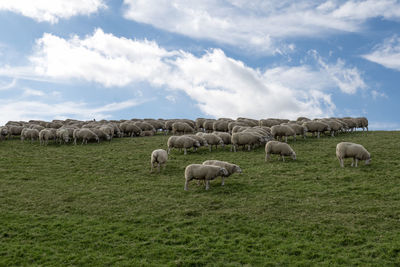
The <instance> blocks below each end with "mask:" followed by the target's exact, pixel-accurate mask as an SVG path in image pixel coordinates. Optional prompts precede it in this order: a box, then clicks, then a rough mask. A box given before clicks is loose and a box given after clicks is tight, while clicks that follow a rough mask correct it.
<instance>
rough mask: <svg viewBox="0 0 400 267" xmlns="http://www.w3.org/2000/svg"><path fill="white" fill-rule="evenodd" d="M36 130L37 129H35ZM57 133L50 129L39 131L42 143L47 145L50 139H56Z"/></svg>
mask: <svg viewBox="0 0 400 267" xmlns="http://www.w3.org/2000/svg"><path fill="white" fill-rule="evenodd" d="M35 130H36V129H35ZM55 138H56V133H55V132H54V131H52V130H51V129H50V128H49V129H43V130H41V131H40V132H39V141H40V145H46V146H47V144H48V143H49V139H55Z"/></svg>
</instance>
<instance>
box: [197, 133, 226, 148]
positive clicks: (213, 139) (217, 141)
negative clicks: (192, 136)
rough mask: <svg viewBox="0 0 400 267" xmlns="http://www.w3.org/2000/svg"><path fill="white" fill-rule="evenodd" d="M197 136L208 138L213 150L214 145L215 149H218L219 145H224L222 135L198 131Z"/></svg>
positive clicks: (209, 145) (209, 146)
mask: <svg viewBox="0 0 400 267" xmlns="http://www.w3.org/2000/svg"><path fill="white" fill-rule="evenodd" d="M196 135H197V136H201V137H203V138H204V139H206V141H207V143H208V148H209V150H210V151H211V150H212V146H213V145H215V149H217V147H218V145H221V146H224V141H223V140H222V138H221V137H219V136H218V135H216V134H213V133H196Z"/></svg>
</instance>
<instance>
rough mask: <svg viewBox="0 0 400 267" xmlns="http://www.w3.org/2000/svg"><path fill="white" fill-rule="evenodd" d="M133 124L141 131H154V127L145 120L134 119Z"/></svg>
mask: <svg viewBox="0 0 400 267" xmlns="http://www.w3.org/2000/svg"><path fill="white" fill-rule="evenodd" d="M134 125H136V126H137V127H139V128H140V129H141V130H142V131H153V132H154V133H155V132H156V129H155V128H154V127H153V126H152V125H151V124H150V123H147V122H145V121H136V122H134Z"/></svg>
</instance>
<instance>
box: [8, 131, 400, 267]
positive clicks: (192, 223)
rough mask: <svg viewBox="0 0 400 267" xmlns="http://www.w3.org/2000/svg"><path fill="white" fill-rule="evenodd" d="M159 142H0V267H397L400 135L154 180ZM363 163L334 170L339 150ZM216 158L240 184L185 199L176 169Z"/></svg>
mask: <svg viewBox="0 0 400 267" xmlns="http://www.w3.org/2000/svg"><path fill="white" fill-rule="evenodd" d="M167 139H168V136H163V135H157V136H154V137H145V138H123V139H114V140H113V141H112V142H111V143H108V142H103V143H100V144H88V145H86V146H81V145H77V146H73V145H62V146H60V145H56V144H50V145H48V146H46V147H44V146H39V145H38V143H34V144H30V143H29V142H26V143H21V142H20V141H19V140H16V139H15V140H8V141H5V142H1V143H0V151H1V153H0V222H1V223H0V265H1V266H10V265H129V266H132V265H133V266H137V265H152V266H159V265H185V266H186V265H196V266H201V265H219V266H238V265H262V266H265V265H303V266H309V265H381V266H386V265H389V266H390V265H399V264H400V235H399V229H400V187H399V185H398V184H399V179H400V160H399V158H400V142H399V141H400V133H399V132H368V133H367V134H364V133H361V132H357V133H348V134H342V135H340V136H339V137H335V138H330V137H324V138H321V139H316V138H308V139H307V140H298V141H296V142H294V141H292V140H290V141H289V142H290V145H291V146H292V147H293V149H294V150H295V151H296V153H297V158H298V160H297V161H292V160H291V159H289V158H288V159H287V161H286V162H281V161H278V160H277V157H276V156H273V157H272V160H271V161H270V162H268V163H265V162H264V156H265V153H264V148H261V147H260V148H257V149H255V150H254V151H250V152H248V151H239V152H237V153H233V152H230V151H229V147H227V148H225V149H221V148H218V149H217V150H213V151H212V152H209V151H208V149H207V148H201V149H200V150H199V151H198V152H192V151H189V152H188V155H186V156H185V155H183V152H181V153H180V152H179V151H177V150H173V151H172V153H171V155H170V158H169V161H168V163H167V167H166V169H165V170H163V171H162V172H161V173H150V154H151V152H152V151H153V150H154V149H156V148H166V142H167ZM341 141H350V142H355V143H360V144H363V145H364V147H365V148H366V149H367V150H368V151H370V152H371V155H372V164H371V165H368V166H365V165H363V164H360V166H359V167H358V168H352V167H350V162H351V159H349V160H346V161H345V165H346V166H345V168H340V166H339V163H338V161H337V159H336V156H335V148H336V144H337V143H339V142H341ZM207 159H218V160H225V161H229V162H233V163H236V164H238V165H240V166H241V168H242V170H243V173H242V174H240V175H239V174H234V175H233V176H231V177H230V178H228V179H227V180H226V182H225V186H221V185H220V183H221V180H220V178H217V179H216V180H215V181H212V182H211V187H210V190H209V191H205V190H204V186H203V185H200V186H198V185H197V184H196V182H192V183H190V184H189V191H188V192H185V191H184V190H183V186H184V169H185V167H186V166H187V165H188V164H191V163H202V162H203V161H204V160H207Z"/></svg>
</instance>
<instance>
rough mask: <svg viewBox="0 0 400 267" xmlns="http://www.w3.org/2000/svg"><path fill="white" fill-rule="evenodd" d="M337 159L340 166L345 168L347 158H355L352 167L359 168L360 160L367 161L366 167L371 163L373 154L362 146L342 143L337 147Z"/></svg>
mask: <svg viewBox="0 0 400 267" xmlns="http://www.w3.org/2000/svg"><path fill="white" fill-rule="evenodd" d="M336 157H337V158H338V160H339V163H340V166H341V167H342V168H343V167H344V159H345V158H353V160H352V162H351V166H352V167H353V166H354V162H355V166H356V167H357V165H358V161H359V160H365V165H367V164H369V163H370V162H371V154H370V153H369V152H368V151H367V150H366V149H365V148H364V147H363V146H362V145H360V144H355V143H350V142H341V143H339V144H337V145H336Z"/></svg>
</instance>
